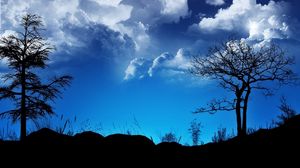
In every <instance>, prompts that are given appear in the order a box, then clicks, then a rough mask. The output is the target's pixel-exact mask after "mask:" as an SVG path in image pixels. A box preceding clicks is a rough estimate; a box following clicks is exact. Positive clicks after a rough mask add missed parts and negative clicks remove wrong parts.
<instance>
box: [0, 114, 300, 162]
mask: <svg viewBox="0 0 300 168" xmlns="http://www.w3.org/2000/svg"><path fill="white" fill-rule="evenodd" d="M299 144H300V116H296V117H294V118H292V119H290V120H289V121H288V122H286V123H285V124H284V125H282V126H280V127H277V128H274V129H270V130H265V129H261V130H258V131H257V132H255V133H253V134H251V135H248V136H247V137H244V138H243V139H239V138H233V139H230V140H228V141H226V142H222V143H214V144H213V143H210V144H206V145H202V146H194V147H187V146H182V145H180V144H177V143H160V144H158V145H155V144H154V143H153V142H152V141H151V140H150V139H148V138H146V137H144V136H140V135H121V134H115V135H110V136H107V137H103V136H102V135H100V134H96V133H93V132H83V133H80V134H77V135H75V136H67V135H62V134H58V133H56V132H54V131H52V130H49V129H41V130H39V131H37V132H34V133H32V134H30V135H28V137H27V140H26V142H24V143H21V142H9V141H0V151H1V159H2V161H5V158H8V159H15V160H17V158H21V159H25V160H27V163H28V162H29V163H30V161H33V160H39V161H41V162H43V163H44V164H50V163H55V162H60V161H63V162H66V161H70V162H72V163H73V164H76V163H77V162H82V161H84V162H86V163H93V162H97V163H108V162H109V164H122V163H124V164H129V163H130V164H133V163H138V162H143V163H146V165H145V166H146V167H148V166H150V165H153V164H157V163H161V162H164V163H169V164H174V163H188V164H192V163H193V164H194V163H195V164H200V165H201V163H203V164H210V165H215V164H222V165H232V166H234V165H235V164H237V163H241V162H242V163H243V164H244V166H247V164H256V163H257V164H258V163H259V164H261V163H264V164H271V165H276V164H277V163H278V164H285V165H288V164H289V165H295V166H296V167H297V165H298V162H300V155H299V153H300V145H299ZM145 166H142V167H145Z"/></svg>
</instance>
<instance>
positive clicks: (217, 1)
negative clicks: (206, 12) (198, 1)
mask: <svg viewBox="0 0 300 168" xmlns="http://www.w3.org/2000/svg"><path fill="white" fill-rule="evenodd" d="M205 2H206V3H207V4H209V5H214V6H220V5H224V4H225V0H206V1H205Z"/></svg>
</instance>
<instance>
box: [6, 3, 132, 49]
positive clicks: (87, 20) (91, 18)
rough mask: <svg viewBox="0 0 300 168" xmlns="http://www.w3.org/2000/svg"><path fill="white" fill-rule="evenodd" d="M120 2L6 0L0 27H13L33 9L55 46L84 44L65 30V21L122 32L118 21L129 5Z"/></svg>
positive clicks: (128, 9)
mask: <svg viewBox="0 0 300 168" xmlns="http://www.w3.org/2000/svg"><path fill="white" fill-rule="evenodd" d="M120 2H121V0H113V1H111V0H69V1H67V2H66V1H65V0H44V1H36V0H27V1H24V0H7V1H5V2H4V3H2V2H1V3H2V8H1V17H2V21H1V27H2V29H4V30H5V29H6V30H9V29H13V30H15V29H17V28H18V27H19V21H20V18H21V17H22V16H23V15H24V14H26V13H28V12H30V13H35V14H38V15H40V16H41V17H42V18H43V20H44V24H45V26H46V28H47V37H48V40H49V41H50V42H52V43H53V44H55V45H56V46H57V47H58V49H60V46H61V45H68V46H78V47H81V46H82V45H83V44H82V43H80V42H79V40H78V39H77V36H78V35H77V36H70V34H68V33H66V31H68V30H67V29H68V28H66V25H68V26H72V27H74V26H77V27H83V28H85V27H88V26H90V25H95V24H102V25H105V26H107V27H108V28H109V29H112V30H114V31H119V32H121V30H119V29H118V26H117V25H118V24H119V23H120V22H123V21H126V20H128V19H129V18H130V14H131V10H132V7H131V6H129V5H125V4H120ZM45 7H47V10H45ZM121 33H122V34H125V33H124V32H121Z"/></svg>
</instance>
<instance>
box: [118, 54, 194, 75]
mask: <svg viewBox="0 0 300 168" xmlns="http://www.w3.org/2000/svg"><path fill="white" fill-rule="evenodd" d="M190 67H191V64H190V54H189V52H187V51H185V50H184V49H182V48H181V49H179V50H178V52H177V53H176V55H175V56H174V55H172V54H170V53H168V52H165V53H162V54H161V55H159V56H158V57H156V58H154V59H152V60H151V61H146V60H145V59H142V58H135V59H133V60H131V61H130V63H129V65H128V67H127V69H126V70H125V77H124V80H128V79H133V78H143V77H145V76H149V77H153V76H154V75H156V74H159V75H162V76H166V77H174V76H177V77H178V76H179V75H185V72H186V71H187V70H188V69H189V68H190Z"/></svg>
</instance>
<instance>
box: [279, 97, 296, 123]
mask: <svg viewBox="0 0 300 168" xmlns="http://www.w3.org/2000/svg"><path fill="white" fill-rule="evenodd" d="M280 103H281V104H280V106H279V107H278V108H279V110H280V111H281V114H280V115H278V116H277V118H278V119H279V121H278V122H277V123H276V124H277V125H283V124H284V123H285V122H286V121H287V120H289V119H290V118H293V117H295V116H296V114H297V112H296V111H295V110H294V109H293V108H292V107H291V105H289V104H288V103H287V100H286V98H285V97H284V96H282V97H281V98H280Z"/></svg>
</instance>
